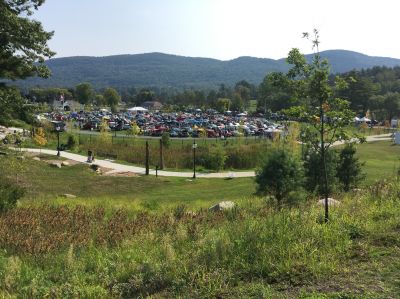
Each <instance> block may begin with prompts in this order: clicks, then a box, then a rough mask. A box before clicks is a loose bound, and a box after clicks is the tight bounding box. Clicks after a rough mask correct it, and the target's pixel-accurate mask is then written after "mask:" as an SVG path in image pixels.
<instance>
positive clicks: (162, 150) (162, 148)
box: [160, 139, 164, 170]
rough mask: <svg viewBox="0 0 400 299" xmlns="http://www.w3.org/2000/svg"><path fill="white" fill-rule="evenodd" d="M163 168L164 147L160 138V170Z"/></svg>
mask: <svg viewBox="0 0 400 299" xmlns="http://www.w3.org/2000/svg"><path fill="white" fill-rule="evenodd" d="M163 169H164V147H163V143H162V139H160V170H163Z"/></svg>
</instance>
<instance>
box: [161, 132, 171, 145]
mask: <svg viewBox="0 0 400 299" xmlns="http://www.w3.org/2000/svg"><path fill="white" fill-rule="evenodd" d="M161 142H162V145H163V146H164V147H165V148H169V146H170V145H171V139H170V137H169V133H168V132H164V133H162V135H161Z"/></svg>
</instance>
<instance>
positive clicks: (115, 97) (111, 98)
mask: <svg viewBox="0 0 400 299" xmlns="http://www.w3.org/2000/svg"><path fill="white" fill-rule="evenodd" d="M103 96H104V100H105V102H106V103H107V105H109V106H110V108H111V111H112V112H115V111H116V109H117V106H118V103H119V101H120V100H121V97H120V95H119V94H118V92H117V91H116V90H115V89H114V88H111V87H109V88H107V89H106V90H105V91H104V93H103Z"/></svg>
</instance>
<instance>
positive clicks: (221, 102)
mask: <svg viewBox="0 0 400 299" xmlns="http://www.w3.org/2000/svg"><path fill="white" fill-rule="evenodd" d="M230 106H231V100H230V99H222V98H220V99H218V100H217V103H216V106H215V109H216V110H217V111H218V112H220V113H224V112H225V111H228V110H229V109H230Z"/></svg>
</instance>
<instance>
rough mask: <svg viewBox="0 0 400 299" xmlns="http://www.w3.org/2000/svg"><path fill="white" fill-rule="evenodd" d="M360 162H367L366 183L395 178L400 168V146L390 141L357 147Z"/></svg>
mask: <svg viewBox="0 0 400 299" xmlns="http://www.w3.org/2000/svg"><path fill="white" fill-rule="evenodd" d="M357 152H358V156H359V158H360V160H361V161H362V162H365V166H364V170H365V172H366V174H367V177H366V181H365V182H366V183H367V184H369V183H372V182H374V181H376V180H380V179H382V178H385V177H388V176H393V175H395V174H396V172H397V170H398V169H399V167H400V146H398V145H393V144H392V142H390V141H379V142H370V143H365V144H360V145H358V146H357Z"/></svg>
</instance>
